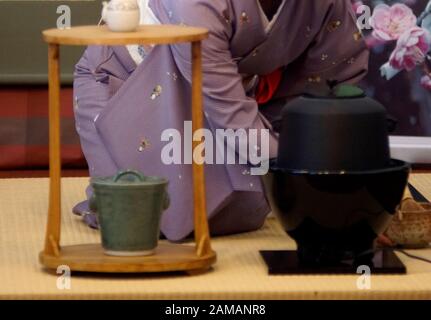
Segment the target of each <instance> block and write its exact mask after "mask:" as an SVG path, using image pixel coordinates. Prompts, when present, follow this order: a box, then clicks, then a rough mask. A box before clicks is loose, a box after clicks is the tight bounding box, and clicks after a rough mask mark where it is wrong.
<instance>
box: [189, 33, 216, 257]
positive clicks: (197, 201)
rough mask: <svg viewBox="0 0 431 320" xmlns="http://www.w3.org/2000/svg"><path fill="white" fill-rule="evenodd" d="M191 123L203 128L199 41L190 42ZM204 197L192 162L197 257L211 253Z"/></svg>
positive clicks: (200, 172)
mask: <svg viewBox="0 0 431 320" xmlns="http://www.w3.org/2000/svg"><path fill="white" fill-rule="evenodd" d="M192 121H193V132H196V131H197V130H199V129H202V128H203V125H204V121H203V99H202V48H201V42H200V41H197V42H192ZM199 143H200V142H199V141H193V150H194V149H195V148H196V146H198V145H199ZM205 197H206V195H205V172H204V165H203V164H197V163H195V162H194V161H193V198H194V219H195V241H196V253H197V255H198V256H199V257H202V256H205V255H207V254H209V253H210V252H211V244H210V235H209V229H208V220H207V211H206V200H205Z"/></svg>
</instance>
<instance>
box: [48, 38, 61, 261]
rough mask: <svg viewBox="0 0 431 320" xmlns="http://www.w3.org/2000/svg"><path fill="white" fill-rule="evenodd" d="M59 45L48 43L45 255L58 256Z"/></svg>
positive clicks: (59, 217)
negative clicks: (47, 164)
mask: <svg viewBox="0 0 431 320" xmlns="http://www.w3.org/2000/svg"><path fill="white" fill-rule="evenodd" d="M59 49H60V48H59V45H57V44H49V47H48V68H49V69H48V70H49V71H48V77H49V175H50V180H49V209H48V210H49V211H48V222H47V228H46V238H45V254H49V255H55V256H58V255H59V248H60V232H61V230H60V228H61V199H60V198H61V159H60V156H61V154H60V66H59V58H60V57H59V56H60V50H59Z"/></svg>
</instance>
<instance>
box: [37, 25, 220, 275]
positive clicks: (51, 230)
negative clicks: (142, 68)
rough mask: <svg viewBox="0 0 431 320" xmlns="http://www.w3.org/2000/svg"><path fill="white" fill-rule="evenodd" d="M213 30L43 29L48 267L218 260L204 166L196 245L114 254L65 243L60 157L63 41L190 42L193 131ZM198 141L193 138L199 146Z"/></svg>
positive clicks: (189, 267) (153, 267)
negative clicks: (149, 252)
mask: <svg viewBox="0 0 431 320" xmlns="http://www.w3.org/2000/svg"><path fill="white" fill-rule="evenodd" d="M207 37H208V30H206V29H202V28H191V27H181V26H169V25H162V26H142V27H140V28H139V29H138V30H137V31H136V32H130V33H114V32H110V31H109V30H108V29H107V28H106V27H104V26H102V27H98V26H83V27H74V28H71V29H65V30H59V29H50V30H46V31H44V32H43V38H44V40H45V42H47V43H48V46H49V47H48V64H49V65H48V67H49V160H50V187H49V190H50V191H49V211H48V222H47V229H46V239H45V249H44V251H43V252H41V253H40V255H39V259H40V262H41V263H42V264H43V265H44V266H45V267H47V268H49V269H57V268H58V266H60V265H67V266H69V267H70V269H71V270H72V271H80V272H107V273H135V272H136V273H140V272H170V271H187V272H189V273H195V272H200V271H205V270H207V269H209V268H210V267H211V265H212V264H214V263H215V261H216V254H215V252H214V251H213V250H212V249H211V244H210V235H209V230H208V221H207V214H206V203H205V176H204V167H203V165H199V164H196V163H193V184H194V185H193V191H194V225H195V242H196V243H195V246H194V247H193V246H189V245H181V244H169V243H164V242H163V243H161V244H160V245H159V247H158V249H157V252H156V254H155V255H154V256H150V257H127V258H123V257H110V256H107V255H105V254H104V253H103V249H102V247H101V245H100V244H88V245H77V246H65V247H61V246H60V235H61V158H60V67H59V60H60V54H59V47H60V45H128V44H157V45H166V44H174V43H183V42H191V47H192V49H191V50H192V62H193V63H192V80H193V81H192V121H193V130H198V129H200V128H202V127H203V110H202V52H201V41H202V40H204V39H206V38H207ZM198 144H199V142H196V141H194V142H193V148H195V147H196V146H197V145H198Z"/></svg>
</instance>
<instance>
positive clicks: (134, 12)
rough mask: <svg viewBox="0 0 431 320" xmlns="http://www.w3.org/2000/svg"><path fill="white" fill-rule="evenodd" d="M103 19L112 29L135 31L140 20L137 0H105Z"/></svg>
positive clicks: (115, 30)
mask: <svg viewBox="0 0 431 320" xmlns="http://www.w3.org/2000/svg"><path fill="white" fill-rule="evenodd" d="M102 19H103V20H104V21H105V22H106V24H107V25H108V28H109V30H111V31H114V32H131V31H135V30H136V28H137V27H138V26H139V21H140V11H139V6H138V2H137V0H111V1H109V2H106V1H105V2H103V10H102Z"/></svg>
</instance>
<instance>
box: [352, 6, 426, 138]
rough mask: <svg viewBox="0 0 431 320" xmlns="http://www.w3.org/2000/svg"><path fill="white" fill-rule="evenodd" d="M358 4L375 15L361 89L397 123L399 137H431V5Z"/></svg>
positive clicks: (368, 30) (371, 25) (366, 33)
mask: <svg viewBox="0 0 431 320" xmlns="http://www.w3.org/2000/svg"><path fill="white" fill-rule="evenodd" d="M352 3H353V6H354V9H355V10H356V9H357V8H358V7H359V6H361V5H367V6H369V7H370V8H371V13H372V17H371V19H369V27H370V28H368V29H364V30H363V33H364V36H365V38H366V41H367V44H368V46H369V48H370V50H371V60H370V67H369V74H368V76H367V77H366V79H365V80H364V81H363V82H362V84H361V86H362V87H364V88H365V89H366V91H367V93H368V94H369V95H370V96H372V97H374V98H375V99H376V100H378V101H380V102H381V103H382V104H383V105H385V106H386V108H387V109H388V112H389V113H390V114H391V116H392V117H394V118H395V119H397V121H398V127H397V130H396V132H395V134H398V135H413V136H431V72H430V71H431V68H430V67H431V63H430V62H431V60H430V59H429V54H430V49H431V33H430V31H431V1H429V0H398V1H396V0H386V1H377V0H363V1H355V0H353V1H352ZM358 15H359V16H361V13H359V14H358ZM359 21H361V20H359ZM429 30H430V31H429Z"/></svg>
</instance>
